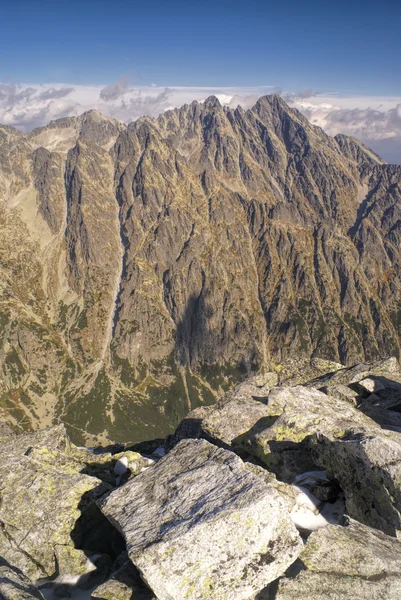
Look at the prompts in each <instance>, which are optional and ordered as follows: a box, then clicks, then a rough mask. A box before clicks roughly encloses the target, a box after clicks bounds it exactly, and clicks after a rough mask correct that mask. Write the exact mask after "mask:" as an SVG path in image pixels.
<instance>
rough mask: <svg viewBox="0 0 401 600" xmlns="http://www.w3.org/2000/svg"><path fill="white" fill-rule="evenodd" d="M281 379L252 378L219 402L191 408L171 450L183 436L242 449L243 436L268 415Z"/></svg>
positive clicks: (170, 443)
mask: <svg viewBox="0 0 401 600" xmlns="http://www.w3.org/2000/svg"><path fill="white" fill-rule="evenodd" d="M277 382H278V377H277V375H276V374H275V373H265V374H264V375H259V376H256V377H251V378H250V379H247V380H246V381H243V382H242V383H239V384H238V385H237V386H235V387H234V388H233V389H232V390H230V391H229V392H227V393H226V394H225V395H224V396H223V397H222V398H221V399H220V400H219V401H218V402H217V403H216V404H215V405H213V406H202V407H200V408H196V409H195V410H193V411H191V412H190V413H189V414H188V415H187V416H186V417H185V419H183V420H182V421H181V423H180V425H179V426H178V428H177V429H176V431H175V433H174V435H173V436H171V438H170V439H169V440H168V442H167V449H170V448H172V447H174V445H176V444H177V443H178V442H179V441H180V440H182V439H187V438H197V439H198V438H203V439H205V440H207V441H209V442H211V443H213V444H216V445H218V446H221V447H223V448H227V449H233V450H236V451H239V450H241V446H240V442H241V438H242V436H243V435H244V434H246V433H248V431H249V430H250V429H251V427H253V426H254V425H255V423H257V422H259V421H260V420H263V419H265V418H266V417H267V416H268V414H269V411H268V409H267V407H266V402H267V397H268V394H269V391H270V389H271V387H273V386H274V385H275V384H277Z"/></svg>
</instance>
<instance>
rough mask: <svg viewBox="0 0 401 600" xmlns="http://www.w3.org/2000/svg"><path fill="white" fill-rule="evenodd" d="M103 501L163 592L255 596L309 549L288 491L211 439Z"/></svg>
mask: <svg viewBox="0 0 401 600" xmlns="http://www.w3.org/2000/svg"><path fill="white" fill-rule="evenodd" d="M99 506H100V507H101V510H102V511H103V512H104V514H105V515H106V516H107V517H108V518H109V519H110V521H111V522H112V523H114V524H115V525H116V527H118V528H119V529H120V531H121V532H122V533H123V534H124V537H125V539H126V542H127V550H128V555H129V557H130V559H131V561H132V562H133V563H134V564H135V565H136V566H137V567H138V568H139V570H140V571H141V573H142V576H143V578H144V579H145V581H146V582H147V583H148V585H149V586H150V587H151V588H152V590H153V592H154V593H155V595H156V596H157V598H158V599H159V600H172V599H174V600H181V599H184V598H185V599H187V600H188V599H189V600H191V599H194V600H195V599H203V598H213V599H214V600H223V598H224V599H225V600H242V599H247V598H251V597H252V596H254V595H256V594H257V593H259V592H260V591H261V590H262V589H263V588H264V587H265V586H267V585H268V584H269V583H270V582H271V581H273V580H274V579H276V578H277V577H279V576H280V575H282V574H283V573H284V571H285V570H286V569H287V567H288V566H289V565H290V564H292V563H293V562H294V560H295V559H296V557H297V556H298V554H299V553H300V551H301V549H302V541H301V539H300V537H299V534H298V532H297V530H296V528H295V526H294V524H293V523H292V521H291V519H290V516H289V513H290V510H291V507H292V505H291V503H290V502H289V499H288V497H287V496H285V495H284V494H283V493H282V492H281V491H280V490H279V489H278V487H277V486H276V485H275V484H274V482H272V483H270V484H269V483H266V482H265V481H263V479H262V478H260V477H258V476H257V475H255V474H254V473H252V472H250V470H248V469H247V468H246V466H245V465H244V463H243V462H242V460H241V459H240V458H238V457H237V456H236V455H235V454H233V453H231V452H229V451H226V450H224V449H221V448H216V447H214V446H213V445H211V444H210V443H208V442H207V441H205V440H186V441H182V442H181V443H180V444H178V446H177V447H176V448H175V449H174V450H172V451H171V452H170V453H169V454H168V455H167V456H166V457H165V458H163V459H162V460H160V462H159V463H158V464H157V465H156V466H155V467H153V468H152V469H149V470H147V471H145V472H144V473H142V474H141V475H139V476H138V477H137V478H135V479H133V480H132V481H130V482H128V483H127V484H126V485H124V486H123V487H121V488H119V489H118V490H116V491H114V492H113V493H111V494H110V495H108V496H107V497H105V498H104V499H102V500H100V502H99Z"/></svg>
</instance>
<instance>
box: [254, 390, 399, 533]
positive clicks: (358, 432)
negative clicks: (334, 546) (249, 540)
mask: <svg viewBox="0 0 401 600" xmlns="http://www.w3.org/2000/svg"><path fill="white" fill-rule="evenodd" d="M267 407H268V409H269V411H270V415H271V417H274V415H276V418H275V419H274V420H273V422H272V423H267V426H263V423H262V425H260V424H259V425H258V424H257V425H255V427H254V429H253V430H251V432H250V433H249V434H248V435H247V436H245V437H244V440H243V447H244V448H245V449H248V451H249V452H252V453H254V454H255V455H256V456H257V457H258V458H259V459H260V460H262V461H263V462H264V463H265V464H266V466H267V467H268V468H269V469H270V470H272V471H273V472H274V473H276V474H277V475H278V476H279V477H280V478H281V479H283V480H285V481H288V482H291V481H293V480H294V479H295V478H296V476H297V475H299V474H301V473H303V472H305V471H309V470H313V469H315V468H316V466H318V467H323V468H324V469H326V470H327V471H328V472H329V474H330V476H331V477H332V478H335V479H336V480H337V481H338V483H339V485H340V487H341V489H342V490H343V491H344V493H345V498H346V511H347V514H349V515H350V516H351V517H353V518H355V519H357V520H359V521H361V522H363V523H365V524H367V525H370V526H372V527H376V528H378V529H381V530H383V531H384V532H386V533H388V534H391V535H395V534H396V532H397V531H398V530H401V436H400V434H399V433H395V432H390V431H384V430H383V429H381V428H380V427H379V426H378V425H377V424H376V423H375V422H374V421H373V420H372V419H370V418H369V417H368V416H366V415H365V414H363V413H362V412H361V411H359V410H357V409H356V408H355V407H353V406H352V405H351V404H350V403H348V402H347V401H344V400H339V399H337V398H333V397H331V396H327V395H326V394H324V393H322V392H319V391H318V390H316V389H313V388H307V387H302V386H298V387H294V388H276V389H274V390H272V392H271V393H270V394H269V397H268V404H267Z"/></svg>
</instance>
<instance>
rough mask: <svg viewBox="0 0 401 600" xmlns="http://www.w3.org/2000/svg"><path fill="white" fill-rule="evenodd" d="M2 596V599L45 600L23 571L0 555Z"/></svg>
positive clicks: (0, 590)
mask: <svg viewBox="0 0 401 600" xmlns="http://www.w3.org/2000/svg"><path fill="white" fill-rule="evenodd" d="M0 598H2V600H44V597H43V596H42V594H41V593H40V591H39V590H38V589H37V588H36V587H35V586H34V585H33V584H32V583H31V582H30V581H29V579H28V578H27V577H25V575H24V574H23V572H22V571H21V570H20V569H18V568H17V567H14V566H12V565H10V564H8V562H7V561H6V560H4V558H2V557H0Z"/></svg>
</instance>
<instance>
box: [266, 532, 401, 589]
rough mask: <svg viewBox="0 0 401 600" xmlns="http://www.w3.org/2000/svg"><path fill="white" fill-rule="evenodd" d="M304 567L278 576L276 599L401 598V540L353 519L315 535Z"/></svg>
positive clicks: (307, 548)
mask: <svg viewBox="0 0 401 600" xmlns="http://www.w3.org/2000/svg"><path fill="white" fill-rule="evenodd" d="M300 561H301V563H302V565H303V567H304V569H306V570H302V571H301V572H300V573H299V574H298V575H297V576H296V577H293V578H283V579H281V580H280V583H279V587H278V591H277V595H276V596H275V597H276V598H277V600H298V599H300V598H311V600H327V599H328V600H349V599H350V598H352V599H353V600H354V599H355V600H371V599H374V600H398V598H399V597H400V592H401V543H400V542H399V541H398V540H395V539H394V538H391V537H389V536H386V535H384V534H383V533H381V532H379V531H376V530H374V529H371V528H370V527H366V526H365V525H362V524H361V523H358V522H356V521H353V520H351V521H350V523H349V525H348V526H347V527H340V526H333V525H329V526H328V527H325V528H324V529H319V530H318V531H316V532H314V533H312V534H311V535H310V537H309V538H308V541H307V544H306V547H305V549H304V551H303V552H302V553H301V555H300Z"/></svg>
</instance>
